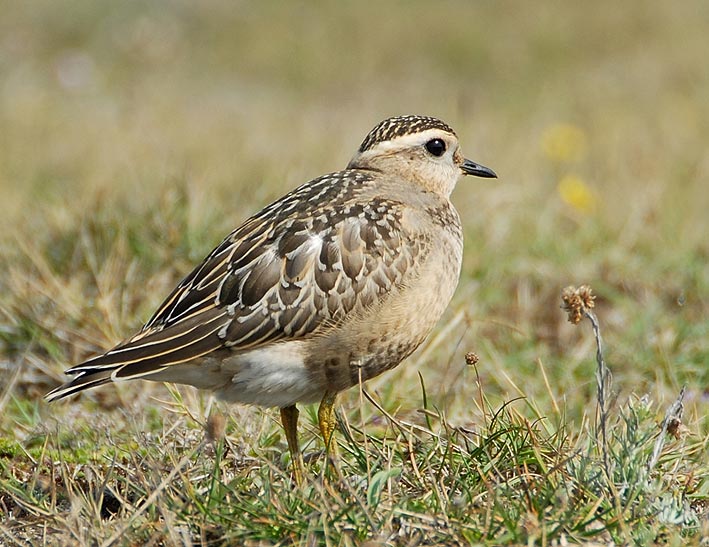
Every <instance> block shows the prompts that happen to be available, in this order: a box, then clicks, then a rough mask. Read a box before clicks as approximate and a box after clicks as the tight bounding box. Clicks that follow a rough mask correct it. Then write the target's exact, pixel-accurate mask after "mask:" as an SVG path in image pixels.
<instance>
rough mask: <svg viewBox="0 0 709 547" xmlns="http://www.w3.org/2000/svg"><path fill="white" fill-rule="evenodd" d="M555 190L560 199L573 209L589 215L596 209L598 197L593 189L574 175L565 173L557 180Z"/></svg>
mask: <svg viewBox="0 0 709 547" xmlns="http://www.w3.org/2000/svg"><path fill="white" fill-rule="evenodd" d="M556 189H557V191H558V192H559V196H560V197H561V200H562V201H563V202H564V203H566V204H567V205H570V206H571V207H572V208H573V209H574V210H575V211H578V212H579V213H582V214H584V215H590V214H592V213H593V212H595V210H596V206H597V205H598V198H597V197H596V194H595V193H594V191H593V190H592V189H591V188H590V187H589V186H588V185H587V184H586V183H585V182H584V181H583V179H581V178H580V177H577V176H576V175H566V176H565V177H564V178H562V179H561V180H560V181H559V184H558V186H557V188H556Z"/></svg>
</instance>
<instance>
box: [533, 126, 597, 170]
mask: <svg viewBox="0 0 709 547" xmlns="http://www.w3.org/2000/svg"><path fill="white" fill-rule="evenodd" d="M542 149H543V150H544V153H545V154H546V155H547V157H548V158H549V159H551V160H553V161H558V162H565V161H566V162H569V161H576V160H579V159H581V158H583V156H584V155H585V153H586V133H584V131H583V129H581V128H580V127H576V126H575V125H571V124H568V123H560V124H556V125H552V126H551V127H550V128H548V129H547V130H546V131H545V132H544V135H542Z"/></svg>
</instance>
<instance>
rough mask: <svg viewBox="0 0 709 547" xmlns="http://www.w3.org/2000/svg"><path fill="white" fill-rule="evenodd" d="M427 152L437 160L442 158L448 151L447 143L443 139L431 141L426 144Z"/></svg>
mask: <svg viewBox="0 0 709 547" xmlns="http://www.w3.org/2000/svg"><path fill="white" fill-rule="evenodd" d="M426 150H428V151H429V152H430V153H431V154H433V155H434V156H436V157H437V158H439V157H441V156H442V155H443V154H444V153H445V151H446V143H445V142H443V141H442V140H441V139H431V140H430V141H428V142H427V143H426Z"/></svg>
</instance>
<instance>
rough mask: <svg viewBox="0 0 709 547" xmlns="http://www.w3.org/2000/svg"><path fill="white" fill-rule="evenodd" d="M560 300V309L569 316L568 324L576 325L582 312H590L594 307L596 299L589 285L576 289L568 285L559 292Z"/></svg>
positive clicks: (581, 316)
mask: <svg viewBox="0 0 709 547" xmlns="http://www.w3.org/2000/svg"><path fill="white" fill-rule="evenodd" d="M561 299H562V300H563V301H564V305H563V306H562V308H563V309H564V310H566V312H567V313H568V314H569V323H573V324H574V325H578V324H579V321H581V319H582V318H583V315H584V312H588V311H590V310H591V309H593V307H594V306H595V302H594V300H595V299H596V297H595V296H594V295H593V293H592V292H591V287H590V286H589V285H581V286H580V287H578V288H576V287H574V286H573V285H569V286H568V287H566V288H565V289H564V290H563V291H561Z"/></svg>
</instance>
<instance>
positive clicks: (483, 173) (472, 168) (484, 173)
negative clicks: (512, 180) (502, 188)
mask: <svg viewBox="0 0 709 547" xmlns="http://www.w3.org/2000/svg"><path fill="white" fill-rule="evenodd" d="M460 169H461V170H462V171H463V173H464V174H466V175H475V176H476V177H484V178H486V179H496V178H497V175H496V174H495V171H493V170H492V169H490V168H489V167H485V166H484V165H480V164H478V163H475V162H474V161H470V160H464V161H463V164H462V165H461V166H460Z"/></svg>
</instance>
